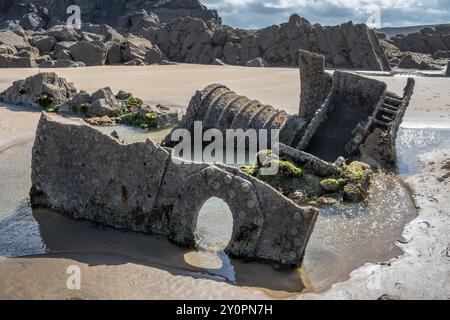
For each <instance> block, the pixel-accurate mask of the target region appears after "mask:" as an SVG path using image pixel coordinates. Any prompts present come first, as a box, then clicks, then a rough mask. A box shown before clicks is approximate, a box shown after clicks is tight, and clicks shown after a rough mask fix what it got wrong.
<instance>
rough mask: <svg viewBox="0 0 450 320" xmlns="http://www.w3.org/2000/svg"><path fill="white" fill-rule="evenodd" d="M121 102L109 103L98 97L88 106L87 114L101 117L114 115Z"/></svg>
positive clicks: (120, 107) (120, 106) (119, 108)
mask: <svg viewBox="0 0 450 320" xmlns="http://www.w3.org/2000/svg"><path fill="white" fill-rule="evenodd" d="M122 107H123V106H122V105H121V104H117V105H111V104H109V103H108V102H107V101H106V100H105V99H98V100H96V101H94V102H92V103H91V104H90V105H89V106H88V110H89V111H88V112H89V116H94V117H103V116H110V117H113V116H116V115H117V113H118V112H119V111H120V110H121V109H122Z"/></svg>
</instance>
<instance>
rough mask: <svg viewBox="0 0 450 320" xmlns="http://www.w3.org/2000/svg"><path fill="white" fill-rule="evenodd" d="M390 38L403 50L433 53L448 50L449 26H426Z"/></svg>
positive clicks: (449, 41)
mask: <svg viewBox="0 0 450 320" xmlns="http://www.w3.org/2000/svg"><path fill="white" fill-rule="evenodd" d="M391 40H392V41H393V42H394V44H395V45H396V46H397V47H398V48H399V49H400V50H402V51H403V52H417V53H425V54H435V53H436V52H437V51H448V50H450V28H449V26H448V25H438V26H435V27H434V28H429V27H427V28H423V29H422V30H420V32H415V33H411V34H409V35H407V36H403V35H398V36H396V37H392V38H391Z"/></svg>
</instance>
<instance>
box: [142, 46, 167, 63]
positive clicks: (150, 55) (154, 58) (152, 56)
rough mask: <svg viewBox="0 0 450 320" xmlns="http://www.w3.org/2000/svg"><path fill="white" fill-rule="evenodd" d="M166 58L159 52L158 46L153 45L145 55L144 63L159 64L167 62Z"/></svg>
mask: <svg viewBox="0 0 450 320" xmlns="http://www.w3.org/2000/svg"><path fill="white" fill-rule="evenodd" d="M165 59H166V56H165V55H164V53H162V52H161V50H159V48H158V46H157V45H153V46H152V47H151V48H150V49H149V50H148V51H147V53H146V54H145V60H144V62H145V63H147V64H157V63H161V61H163V60H165Z"/></svg>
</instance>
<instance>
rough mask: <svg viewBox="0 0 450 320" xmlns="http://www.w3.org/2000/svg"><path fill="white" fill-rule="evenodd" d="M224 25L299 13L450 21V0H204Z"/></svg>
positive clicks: (320, 19) (335, 18)
mask: <svg viewBox="0 0 450 320" xmlns="http://www.w3.org/2000/svg"><path fill="white" fill-rule="evenodd" d="M201 1H202V3H204V4H205V5H206V6H207V7H209V8H211V9H217V10H218V11H219V15H220V16H221V17H222V19H223V22H224V24H228V25H231V26H233V27H239V28H245V29H259V28H262V27H266V26H270V25H274V24H280V23H283V22H286V21H287V20H288V19H289V16H290V15H291V14H293V13H297V14H299V15H300V16H302V17H305V18H306V19H308V20H309V21H311V22H312V23H320V24H322V25H337V24H341V23H344V22H348V21H350V20H352V21H353V22H355V23H367V24H368V25H370V26H373V27H378V28H379V27H400V26H417V25H429V24H439V23H450V0H201Z"/></svg>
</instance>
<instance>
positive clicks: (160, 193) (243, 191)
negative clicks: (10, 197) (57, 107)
mask: <svg viewBox="0 0 450 320" xmlns="http://www.w3.org/2000/svg"><path fill="white" fill-rule="evenodd" d="M171 160H173V159H172V158H171V154H170V153H169V151H168V150H166V149H163V148H161V147H159V146H158V145H156V144H154V143H153V142H152V141H151V140H147V141H146V142H144V143H133V144H125V143H122V142H119V141H118V140H116V139H114V138H112V137H110V136H107V135H105V134H103V133H101V132H99V131H97V130H96V129H94V128H92V127H89V126H87V125H80V124H79V123H71V122H70V123H67V122H66V121H63V120H60V119H56V118H52V117H50V116H49V115H47V114H45V113H43V115H42V117H41V120H40V122H39V126H38V130H37V134H36V141H35V144H34V147H33V161H32V184H33V187H32V190H31V192H30V196H31V202H32V205H33V206H34V207H48V208H52V209H56V210H58V211H61V212H63V213H65V214H67V215H69V216H71V217H74V218H77V219H87V220H92V221H96V222H99V223H102V224H105V225H107V226H111V227H114V228H120V229H126V230H132V231H138V232H144V233H157V234H162V235H165V236H168V237H169V238H170V239H171V240H172V241H174V242H175V243H177V244H179V245H181V246H187V247H194V246H195V244H196V233H195V229H196V223H197V217H198V213H199V211H200V209H201V207H202V206H203V204H204V203H205V202H206V201H207V200H208V199H210V198H211V197H218V198H221V199H223V200H224V201H225V202H227V203H228V205H229V206H230V209H231V211H232V214H233V220H234V224H233V234H232V239H231V241H230V243H229V245H228V248H227V252H229V253H230V254H232V255H234V256H237V257H241V258H246V259H252V260H268V261H275V262H278V263H280V264H282V265H286V266H299V265H300V264H301V262H302V259H303V255H304V252H305V249H306V245H307V242H308V239H309V237H310V234H311V232H312V230H313V227H314V224H315V221H316V218H317V215H318V210H317V209H314V208H311V207H305V208H302V207H299V206H297V205H296V204H295V203H294V202H292V201H291V200H289V199H287V198H286V197H284V196H283V195H282V194H280V193H279V192H277V191H276V190H275V189H273V188H272V187H270V186H269V185H267V184H265V183H263V182H261V181H259V180H258V179H256V178H254V177H251V176H249V175H247V174H245V173H243V172H241V171H240V170H238V169H235V168H231V167H228V166H225V165H219V164H217V165H207V164H203V163H192V162H185V163H183V164H176V163H174V162H173V161H171Z"/></svg>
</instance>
